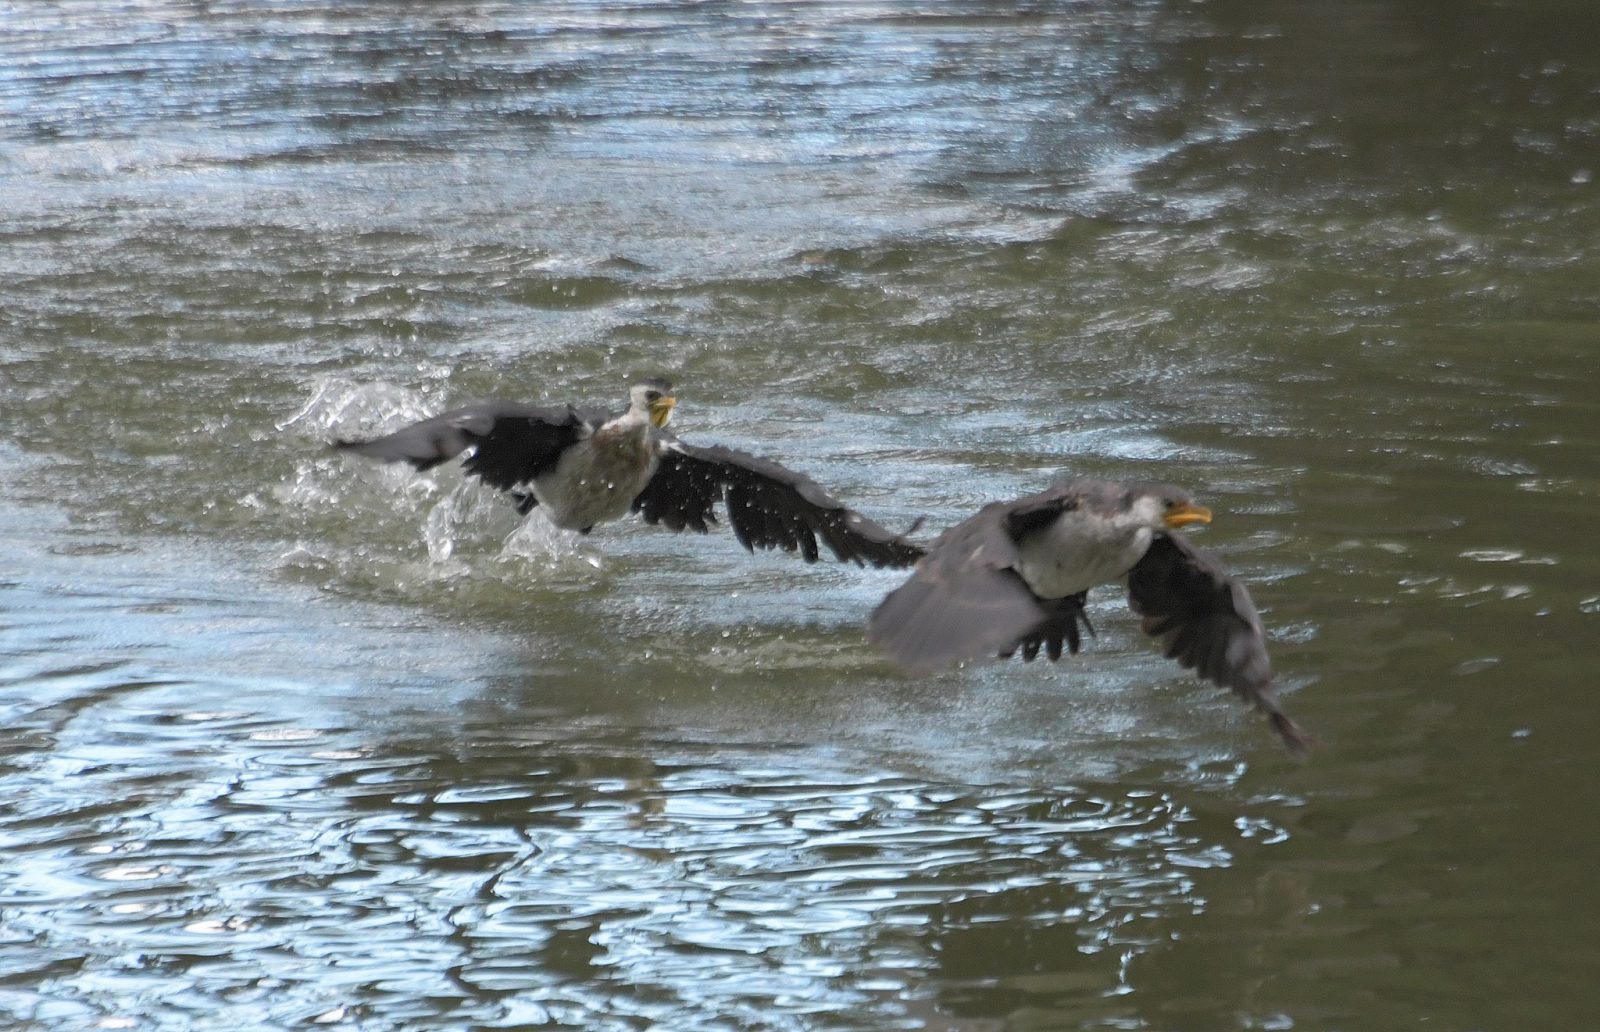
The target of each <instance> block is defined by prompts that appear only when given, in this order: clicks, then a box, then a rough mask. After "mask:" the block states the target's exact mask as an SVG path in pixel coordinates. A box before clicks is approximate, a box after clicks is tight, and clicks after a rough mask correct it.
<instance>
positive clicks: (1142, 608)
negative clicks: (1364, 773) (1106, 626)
mask: <svg viewBox="0 0 1600 1032" xmlns="http://www.w3.org/2000/svg"><path fill="white" fill-rule="evenodd" d="M1128 604H1129V605H1130V606H1132V607H1133V611H1134V612H1136V613H1138V614H1139V615H1140V616H1141V617H1142V618H1143V620H1142V625H1143V627H1144V632H1145V633H1146V634H1148V635H1150V636H1151V637H1152V638H1156V639H1158V640H1159V641H1160V642H1161V646H1162V650H1163V652H1165V654H1166V656H1167V658H1168V659H1175V660H1177V661H1178V663H1179V665H1181V666H1183V667H1185V668H1186V669H1190V670H1193V671H1195V672H1196V673H1197V674H1199V675H1200V676H1201V677H1204V678H1206V679H1208V680H1210V681H1214V682H1215V683H1217V684H1218V685H1221V686H1222V687H1224V688H1229V689H1231V690H1232V691H1233V692H1234V693H1235V694H1236V695H1238V696H1239V697H1240V698H1242V699H1244V700H1245V701H1247V702H1249V703H1251V704H1252V705H1254V706H1255V708H1256V709H1258V710H1260V711H1261V712H1262V713H1264V714H1266V716H1267V719H1268V720H1270V721H1271V722H1272V726H1273V728H1274V729H1275V730H1276V731H1277V732H1278V735H1279V736H1280V737H1281V738H1282V739H1283V744H1284V745H1285V746H1287V747H1288V749H1289V751H1290V752H1292V753H1294V754H1295V755H1296V756H1302V755H1304V754H1305V753H1306V751H1307V750H1308V749H1309V747H1310V740H1309V739H1308V738H1307V737H1306V735H1305V733H1304V732H1303V731H1301V730H1300V728H1299V727H1298V726H1296V724H1295V722H1294V721H1293V720H1291V719H1289V716H1288V714H1286V713H1284V712H1283V709H1282V708H1281V707H1280V706H1279V705H1278V697H1277V695H1276V693H1274V692H1273V690H1272V662H1271V661H1270V660H1269V659H1268V658H1267V641H1266V635H1265V634H1264V633H1263V632H1262V629H1261V617H1260V616H1259V615H1257V613H1256V607H1255V603H1254V602H1252V601H1251V599H1250V592H1249V591H1248V590H1246V589H1245V586H1244V584H1243V583H1241V582H1240V581H1239V580H1237V579H1236V578H1234V577H1232V576H1230V575H1229V574H1228V572H1227V571H1226V570H1224V569H1223V568H1222V566H1221V564H1220V563H1218V562H1217V560H1216V558H1215V557H1213V556H1212V555H1211V554H1210V553H1207V552H1203V551H1201V550H1199V549H1197V548H1194V547H1193V546H1192V545H1190V544H1189V543H1188V542H1186V541H1184V540H1183V539H1182V538H1180V537H1176V536H1173V535H1170V534H1157V535H1156V537H1155V540H1153V541H1152V542H1151V543H1150V550H1149V551H1148V552H1146V553H1145V555H1144V558H1143V559H1140V560H1139V562H1138V563H1136V564H1135V565H1134V567H1133V569H1132V570H1131V571H1129V573H1128Z"/></svg>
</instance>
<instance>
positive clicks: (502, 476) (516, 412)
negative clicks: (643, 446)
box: [333, 401, 605, 491]
mask: <svg viewBox="0 0 1600 1032" xmlns="http://www.w3.org/2000/svg"><path fill="white" fill-rule="evenodd" d="M604 421H605V414H604V413H602V412H599V411H591V410H580V409H576V408H573V407H571V406H548V407H539V406H534V405H521V404H518V403H516V402H512V401H487V402H484V403H483V404H481V405H468V406H466V407H465V408H458V409H452V410H450V411H449V412H445V413H443V414H441V415H437V416H434V417H433V418H432V419H424V420H422V421H421V422H420V423H412V424H411V425H410V426H407V427H404V428H402V429H400V430H396V431H395V432H394V433H392V434H387V435H385V436H383V437H375V438H371V439H367V440H340V441H335V442H334V444H333V446H334V447H335V448H337V449H339V450H340V451H348V452H354V453H355V454H357V455H365V456H366V457H367V458H369V459H379V460H381V461H383V462H409V463H410V464H411V465H412V466H413V467H415V468H416V469H419V470H423V469H431V468H432V467H434V466H437V465H439V464H440V463H441V462H447V461H449V460H450V459H453V458H455V457H456V456H457V455H459V454H461V453H462V452H463V451H466V450H467V449H468V448H471V449H473V453H472V454H471V455H470V456H469V457H468V458H467V460H466V462H464V463H462V470H463V471H464V472H466V473H468V474H471V475H473V476H477V477H480V478H482V479H483V481H484V482H485V483H487V484H489V485H490V486H491V487H497V488H499V489H501V490H502V491H509V490H511V489H513V488H515V487H516V486H517V485H519V484H523V483H526V482H527V481H529V480H531V479H533V478H534V477H536V476H539V475H540V474H542V473H544V472H546V471H547V470H549V469H550V468H551V467H552V466H554V465H555V463H556V461H557V460H558V459H559V458H560V457H561V453H562V451H564V450H565V449H566V448H567V447H568V446H570V445H571V444H572V443H573V442H575V441H577V440H578V439H579V438H580V437H581V436H583V435H584V434H586V433H587V432H588V431H589V429H592V428H593V427H595V426H598V425H600V423H602V422H604Z"/></svg>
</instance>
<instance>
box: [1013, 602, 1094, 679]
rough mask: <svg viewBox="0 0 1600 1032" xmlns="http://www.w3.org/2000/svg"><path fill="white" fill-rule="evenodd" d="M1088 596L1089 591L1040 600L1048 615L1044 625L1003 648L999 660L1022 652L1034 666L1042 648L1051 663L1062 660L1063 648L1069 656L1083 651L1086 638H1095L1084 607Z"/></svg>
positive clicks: (1023, 659)
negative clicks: (1084, 638) (1019, 651)
mask: <svg viewBox="0 0 1600 1032" xmlns="http://www.w3.org/2000/svg"><path fill="white" fill-rule="evenodd" d="M1088 597H1089V593H1088V592H1087V591H1080V592H1078V593H1076V594H1073V595H1067V596H1066V597H1064V598H1050V599H1045V598H1039V599H1037V601H1038V603H1039V606H1040V608H1041V609H1043V610H1044V612H1045V614H1046V616H1045V620H1044V622H1043V623H1041V624H1040V625H1039V626H1037V627H1035V628H1034V629H1033V630H1031V631H1029V632H1028V633H1027V634H1024V635H1023V636H1022V637H1020V638H1018V639H1017V640H1016V641H1014V642H1012V643H1011V644H1010V645H1008V646H1006V647H1004V648H1002V649H1001V650H1000V658H1001V659H1010V658H1011V657H1012V655H1013V654H1015V653H1016V652H1017V650H1019V649H1020V650H1021V651H1022V661H1023V662H1024V663H1031V662H1033V661H1034V660H1035V659H1037V658H1038V656H1039V650H1040V649H1041V648H1042V649H1044V653H1045V655H1047V656H1049V657H1050V658H1051V659H1052V660H1056V659H1060V658H1061V654H1062V651H1063V649H1064V650H1065V651H1066V653H1067V654H1068V655H1073V656H1075V655H1077V654H1078V652H1079V650H1081V649H1082V648H1083V635H1084V634H1085V633H1087V634H1088V635H1089V637H1091V638H1092V637H1094V624H1092V623H1090V622H1089V614H1088V613H1086V612H1084V608H1083V606H1084V602H1085V601H1086V600H1087V599H1088Z"/></svg>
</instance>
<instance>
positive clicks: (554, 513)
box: [333, 379, 922, 567]
mask: <svg viewBox="0 0 1600 1032" xmlns="http://www.w3.org/2000/svg"><path fill="white" fill-rule="evenodd" d="M676 404H677V398H676V396H675V395H674V394H673V392H672V385H671V384H669V383H667V382H666V381H665V380H655V379H651V380H643V381H641V382H639V383H636V384H634V385H633V387H632V388H630V389H629V391H628V408H627V411H625V412H623V413H622V414H621V415H611V414H608V413H607V412H605V411H604V410H602V409H596V408H587V407H585V408H578V407H575V406H572V405H557V406H533V405H522V404H518V403H516V402H509V401H487V402H484V403H482V404H479V405H469V406H467V407H465V408H458V409H453V410H451V411H449V412H445V413H443V414H442V415H437V416H434V417H433V418H432V419H424V420H423V421H422V422H420V423H413V424H412V425H410V426H407V427H404V428H403V429H400V430H397V431H395V432H394V433H392V434H388V435H386V436H383V437H377V438H372V439H370V440H341V441H336V442H334V445H333V446H334V447H335V448H337V449H339V450H341V451H347V452H353V453H355V454H357V455H364V456H366V457H367V458H372V459H380V460H382V461H384V462H409V463H410V464H411V465H412V466H413V467H415V468H416V469H418V470H424V469H430V468H432V467H433V466H437V465H439V464H440V463H442V462H447V461H449V460H450V459H453V458H455V457H456V456H457V455H459V454H461V453H462V452H464V451H467V450H468V449H471V450H472V454H471V455H469V456H468V457H467V459H466V460H465V461H464V462H463V463H462V469H463V470H465V471H466V472H467V473H468V474H469V475H471V476H476V477H478V478H479V479H481V480H482V481H483V482H484V483H486V484H488V485H490V486H491V487H496V488H499V489H500V490H502V491H506V492H509V493H510V495H511V498H512V500H513V501H515V502H516V505H517V511H518V512H520V513H523V514H524V515H526V514H527V513H529V512H531V511H532V510H533V509H534V508H535V507H542V508H543V509H544V511H545V513H546V515H547V516H549V518H550V522H552V523H554V524H555V525H556V526H558V527H561V528H564V529H567V530H576V531H580V532H581V533H584V534H587V533H589V531H590V530H592V529H594V526H595V525H596V524H598V523H603V522H605V521H607V520H615V519H620V518H621V517H623V516H626V515H627V514H628V512H629V511H630V510H631V511H634V512H637V513H639V514H640V515H641V516H643V517H644V521H645V522H646V523H652V524H657V523H658V524H662V525H664V526H666V527H668V528H670V529H672V530H683V529H685V528H691V529H693V530H697V531H699V532H701V533H702V534H703V533H705V532H706V531H707V530H709V529H710V527H711V526H712V525H713V524H715V523H716V522H717V521H716V512H715V507H716V505H717V503H719V502H720V503H722V505H723V508H724V509H725V510H726V514H727V515H726V518H727V521H728V523H729V524H730V525H731V526H732V528H733V533H734V536H735V537H736V538H738V540H739V543H740V544H742V545H743V546H744V547H745V549H746V550H748V551H754V550H755V549H757V548H781V549H783V550H785V551H789V552H794V551H798V552H799V553H800V554H801V556H803V557H804V558H805V560H806V561H807V562H815V561H816V560H817V557H818V554H819V553H818V548H817V542H818V539H821V541H822V543H823V544H825V545H827V546H828V550H829V551H831V552H832V553H833V554H834V555H835V556H836V557H837V558H838V559H840V560H841V561H844V562H853V563H855V564H856V565H858V566H860V565H863V564H871V565H872V566H878V567H883V566H910V565H911V564H912V563H914V562H916V561H917V559H918V558H919V557H920V556H921V555H922V549H921V548H920V547H919V546H917V545H914V544H911V543H909V542H907V541H904V540H902V537H901V535H897V534H894V533H892V532H891V531H889V530H887V529H885V528H883V527H881V526H879V525H878V524H876V523H874V522H872V521H871V520H869V519H867V518H866V517H865V516H862V515H861V514H860V513H858V512H856V511H854V510H853V509H850V508H848V507H846V506H845V505H844V503H843V502H840V501H839V500H838V499H836V498H834V497H833V496H832V495H830V494H828V492H826V491H824V490H823V489H822V487H821V486H820V485H818V484H817V483H816V481H814V480H812V479H811V478H810V477H808V476H805V475H804V474H801V473H796V472H795V471H793V470H790V469H786V468H784V467H783V466H780V465H778V464H777V463H776V462H773V461H771V460H769V459H763V458H760V457H758V456H755V455H747V454H745V453H744V452H739V451H734V450H733V449H731V448H723V447H718V446H711V447H699V446H696V445H692V444H688V443H686V442H684V441H681V440H679V439H678V438H677V437H675V436H674V435H673V434H671V433H669V432H667V430H666V425H667V421H668V419H670V418H671V415H672V408H673V406H674V405H676Z"/></svg>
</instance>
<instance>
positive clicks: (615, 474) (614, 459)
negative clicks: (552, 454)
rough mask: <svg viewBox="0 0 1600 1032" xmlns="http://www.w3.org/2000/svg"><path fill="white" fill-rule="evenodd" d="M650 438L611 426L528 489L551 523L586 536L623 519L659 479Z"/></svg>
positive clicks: (567, 454) (572, 449)
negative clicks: (646, 487)
mask: <svg viewBox="0 0 1600 1032" xmlns="http://www.w3.org/2000/svg"><path fill="white" fill-rule="evenodd" d="M656 461H657V460H656V456H655V452H654V450H653V449H652V448H651V447H650V440H649V436H648V434H647V433H646V432H645V431H643V430H641V429H639V428H636V427H630V426H616V425H611V424H608V425H606V426H603V427H601V428H600V429H598V430H596V431H595V432H594V433H593V434H591V435H590V436H589V437H586V438H584V439H583V440H581V441H579V442H577V443H576V444H574V445H572V447H570V448H568V449H567V450H566V451H565V452H563V453H562V455H561V458H560V460H559V461H557V463H556V466H555V469H553V470H551V471H550V472H549V473H547V474H545V475H544V476H542V477H540V478H539V479H538V480H536V481H534V482H532V483H531V484H529V485H528V488H529V490H531V491H532V492H533V496H534V497H535V498H537V499H539V504H540V505H541V506H543V507H544V509H545V515H546V516H548V517H549V518H550V522H552V523H554V524H555V525H556V526H558V527H564V528H566V529H567V530H583V529H584V528H585V527H592V526H594V525H595V524H596V523H604V522H605V521H606V520H614V519H619V518H621V517H623V516H626V515H627V514H628V509H629V507H630V506H632V504H633V500H634V499H635V498H637V497H638V495H639V492H640V491H643V490H644V485H645V484H647V483H649V482H650V478H651V477H652V476H654V475H655V471H656Z"/></svg>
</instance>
